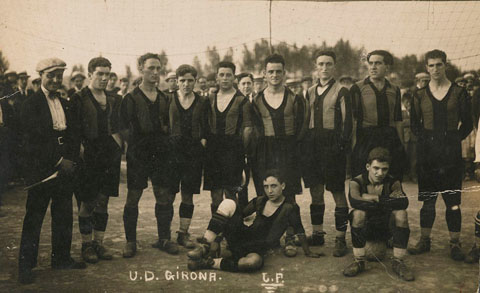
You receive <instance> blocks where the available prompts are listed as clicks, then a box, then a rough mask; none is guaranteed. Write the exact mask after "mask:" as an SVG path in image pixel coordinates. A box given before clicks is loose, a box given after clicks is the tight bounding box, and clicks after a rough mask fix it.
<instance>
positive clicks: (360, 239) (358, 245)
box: [350, 226, 366, 260]
mask: <svg viewBox="0 0 480 293" xmlns="http://www.w3.org/2000/svg"><path fill="white" fill-rule="evenodd" d="M350 232H351V234H352V246H353V256H354V257H355V259H357V260H363V259H364V258H365V244H366V239H365V229H364V228H357V227H352V226H350Z"/></svg>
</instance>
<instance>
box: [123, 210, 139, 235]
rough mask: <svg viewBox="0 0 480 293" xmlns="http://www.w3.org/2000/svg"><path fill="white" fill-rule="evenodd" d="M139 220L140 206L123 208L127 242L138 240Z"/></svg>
mask: <svg viewBox="0 0 480 293" xmlns="http://www.w3.org/2000/svg"><path fill="white" fill-rule="evenodd" d="M137 220H138V207H135V208H131V207H124V208H123V226H124V228H125V237H126V238H127V242H136V241H137Z"/></svg>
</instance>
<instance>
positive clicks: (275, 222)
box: [187, 170, 323, 272]
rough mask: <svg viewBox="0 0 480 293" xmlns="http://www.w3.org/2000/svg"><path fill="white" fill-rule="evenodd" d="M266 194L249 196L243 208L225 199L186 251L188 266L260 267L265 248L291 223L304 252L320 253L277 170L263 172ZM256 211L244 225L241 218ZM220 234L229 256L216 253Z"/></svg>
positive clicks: (274, 243) (274, 244)
mask: <svg viewBox="0 0 480 293" xmlns="http://www.w3.org/2000/svg"><path fill="white" fill-rule="evenodd" d="M263 186H264V189H265V194H266V195H265V196H260V197H257V198H254V199H253V200H251V201H250V202H249V203H248V205H247V206H246V207H245V208H244V209H243V211H242V210H241V209H240V208H239V207H238V204H237V203H236V202H235V201H234V200H232V199H224V200H223V201H222V202H221V204H220V205H219V206H218V209H217V211H216V212H215V213H214V214H213V216H212V219H211V220H210V223H209V225H208V228H207V231H205V234H204V236H203V239H202V240H201V241H200V242H201V244H200V246H199V247H197V248H196V249H194V250H192V251H189V252H188V253H187V256H188V258H189V261H188V268H189V269H190V270H192V271H193V270H199V269H217V270H223V271H231V272H247V271H255V270H259V269H261V268H262V267H263V260H264V256H265V254H266V253H267V252H268V250H270V249H272V248H275V247H278V246H280V238H281V237H282V235H283V234H284V233H285V230H286V229H287V227H289V226H291V227H293V229H294V232H295V234H297V235H298V237H299V238H300V241H301V243H302V248H303V251H304V253H305V255H306V256H308V257H315V258H316V257H319V256H320V255H323V253H321V254H316V253H313V252H311V251H310V248H309V246H308V243H307V241H306V237H305V230H304V229H303V227H302V224H301V221H300V219H299V218H298V215H299V213H296V212H294V210H295V209H298V206H297V205H296V204H295V205H294V204H292V203H288V202H285V196H284V195H283V190H284V189H285V180H284V178H283V177H282V176H281V175H280V173H279V172H278V171H277V170H270V171H267V172H266V176H265V179H264V181H263ZM253 213H256V218H255V220H254V221H253V224H252V225H251V226H249V227H247V226H246V225H244V223H243V218H244V217H247V216H250V215H252V214H253ZM223 237H224V238H225V239H226V241H227V248H228V250H229V251H230V252H231V256H229V257H226V258H221V257H218V255H219V248H220V242H221V240H222V239H223Z"/></svg>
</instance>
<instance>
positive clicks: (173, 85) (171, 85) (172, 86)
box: [163, 71, 178, 98]
mask: <svg viewBox="0 0 480 293" xmlns="http://www.w3.org/2000/svg"><path fill="white" fill-rule="evenodd" d="M165 81H166V82H167V85H168V88H166V89H165V90H164V91H163V92H164V93H165V94H166V95H167V96H169V97H171V98H173V94H174V93H175V92H176V91H177V90H178V86H177V74H176V73H175V72H173V71H172V72H169V73H168V74H167V78H166V79H165Z"/></svg>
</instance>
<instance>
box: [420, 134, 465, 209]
mask: <svg viewBox="0 0 480 293" xmlns="http://www.w3.org/2000/svg"><path fill="white" fill-rule="evenodd" d="M463 172H464V166H463V160H462V150H461V143H460V138H459V136H458V135H457V134H452V135H446V136H433V135H427V134H423V135H421V136H419V138H418V143H417V174H418V191H419V195H418V199H419V200H420V201H425V200H428V199H432V198H435V199H436V197H437V196H438V194H437V193H438V192H441V194H442V196H443V199H444V200H445V203H447V205H459V204H460V203H461V191H460V190H461V189H462V181H463Z"/></svg>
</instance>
